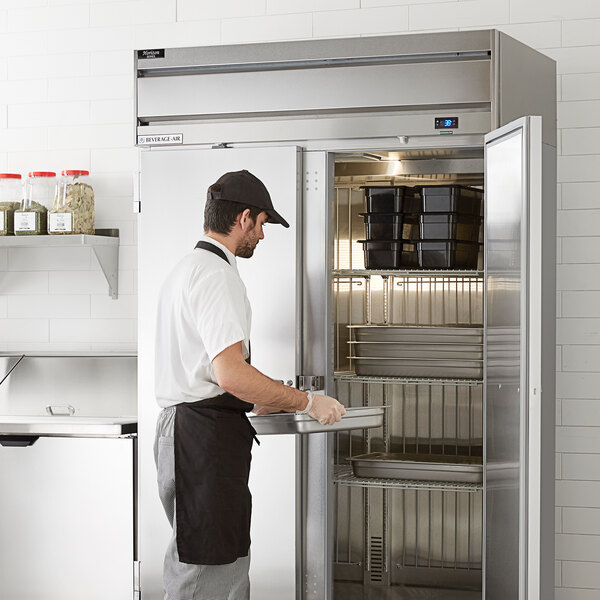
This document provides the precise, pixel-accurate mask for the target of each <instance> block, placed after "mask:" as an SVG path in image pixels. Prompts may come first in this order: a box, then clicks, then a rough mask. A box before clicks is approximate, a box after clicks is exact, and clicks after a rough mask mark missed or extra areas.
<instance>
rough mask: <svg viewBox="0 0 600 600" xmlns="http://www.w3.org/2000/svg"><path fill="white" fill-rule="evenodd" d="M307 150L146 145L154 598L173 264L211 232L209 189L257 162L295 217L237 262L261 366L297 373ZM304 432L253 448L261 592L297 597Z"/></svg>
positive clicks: (148, 477) (143, 358)
mask: <svg viewBox="0 0 600 600" xmlns="http://www.w3.org/2000/svg"><path fill="white" fill-rule="evenodd" d="M300 164H301V154H300V153H299V152H298V149H297V148H295V147H279V148H261V149H192V148H180V149H152V150H151V151H149V152H142V153H141V187H140V191H141V201H142V205H141V207H142V208H141V215H140V220H139V241H138V248H139V271H138V276H139V297H140V299H141V302H140V307H139V320H140V322H139V332H140V333H139V360H140V363H139V367H140V368H139V377H140V378H139V390H140V392H139V393H140V401H139V420H140V463H141V473H140V479H141V481H140V555H141V556H140V560H141V564H142V567H141V580H142V586H141V587H142V592H143V596H144V598H145V599H146V600H155V599H156V600H158V599H162V597H163V592H162V562H163V556H164V551H165V549H166V547H167V542H168V540H169V537H170V531H169V527H168V522H167V519H166V517H165V516H164V514H163V511H162V507H161V505H160V501H159V499H158V493H157V489H156V471H155V466H154V458H153V453H152V445H153V440H154V427H155V423H156V415H157V414H158V410H159V409H158V407H157V405H156V402H155V400H154V327H155V318H156V308H155V307H156V301H157V295H158V292H159V289H160V286H161V283H162V281H163V280H164V278H165V276H166V275H167V273H168V272H169V270H170V269H171V268H172V267H173V266H174V265H175V263H176V262H178V261H179V260H180V259H181V258H182V257H183V256H184V255H185V254H186V253H188V252H190V251H191V250H192V249H193V248H194V246H195V244H196V241H197V240H198V238H199V237H200V236H201V235H202V233H203V211H204V199H205V197H206V189H207V188H208V186H209V185H210V184H212V183H214V182H215V181H216V180H217V179H218V178H219V177H220V176H221V175H222V174H223V173H225V172H228V171H236V170H240V169H248V170H249V171H250V172H252V173H254V174H255V175H256V176H257V177H259V178H260V179H261V180H262V181H263V182H264V183H265V185H266V186H267V188H268V190H269V192H270V194H271V197H272V199H273V204H274V205H275V208H276V210H277V211H278V212H279V213H280V214H281V215H282V216H283V217H284V218H285V219H286V220H287V221H288V222H289V223H290V228H289V229H285V228H284V227H281V226H279V225H267V226H266V227H265V239H264V240H263V241H261V242H260V244H259V246H258V248H257V250H256V252H255V254H254V256H253V257H252V258H251V259H250V260H243V259H238V261H237V264H238V269H239V271H240V274H241V276H242V279H243V280H244V282H245V284H246V288H247V291H248V298H249V300H250V303H251V305H252V312H253V316H252V364H253V365H254V366H255V367H256V368H258V369H259V370H261V371H262V372H263V373H265V374H266V375H268V376H270V377H272V378H273V379H278V380H282V381H283V382H284V383H287V382H290V384H291V383H292V382H294V381H295V377H296V375H297V374H298V372H299V371H298V364H297V362H296V361H297V357H298V356H299V355H300V352H299V340H300V336H299V335H297V331H300V329H299V321H300V317H299V313H298V310H299V307H300V302H299V297H300V293H301V290H300V286H299V284H298V274H299V273H300V272H301V252H300V245H301V244H300V240H301V238H300V236H301V229H300V225H301V219H300V218H298V214H300V213H299V211H301V205H300V201H299V181H300ZM295 443H296V440H295V436H294V435H276V436H269V437H268V438H261V445H260V447H258V446H255V447H254V450H253V460H252V473H251V482H250V488H251V491H252V495H253V518H252V532H251V536H252V549H251V554H252V560H251V569H250V577H251V581H252V598H254V599H260V600H270V599H273V600H292V599H293V598H294V597H295V576H296V567H295V548H296V542H295V506H296V504H295V503H296V495H295V494H296V479H295V478H296V473H295V467H296V464H295Z"/></svg>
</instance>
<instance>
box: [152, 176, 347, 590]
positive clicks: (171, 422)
mask: <svg viewBox="0 0 600 600" xmlns="http://www.w3.org/2000/svg"><path fill="white" fill-rule="evenodd" d="M268 221H269V222H273V223H279V224H281V225H283V226H284V227H289V225H288V223H287V222H286V221H285V219H283V217H281V215H279V213H277V212H276V211H275V209H274V208H273V203H272V202H271V198H270V196H269V192H268V191H267V189H266V187H265V186H264V184H263V183H262V182H261V181H260V180H259V179H258V178H256V177H255V176H254V175H252V174H251V173H249V172H248V171H236V172H231V173H226V174H225V175H223V176H222V177H221V178H220V179H219V180H218V181H217V182H216V183H214V184H213V185H211V186H210V188H209V189H208V194H207V201H206V207H205V211H204V232H205V235H204V236H203V237H202V238H201V240H200V241H199V242H198V244H197V245H196V248H195V250H194V251H193V252H191V253H190V254H188V255H187V256H186V257H184V258H183V260H182V261H181V262H180V263H179V264H178V265H177V266H176V267H175V268H174V269H173V271H172V272H171V273H170V275H169V276H168V277H167V279H166V281H165V283H164V285H163V287H162V290H161V293H160V298H159V305H158V319H157V334H156V397H157V400H158V404H159V405H160V406H161V407H162V409H163V410H162V411H161V413H160V415H159V418H158V423H157V431H156V442H155V459H156V462H157V468H158V484H159V494H160V498H161V501H162V503H163V506H164V509H165V512H166V513H167V517H168V518H169V521H170V523H171V525H172V526H173V536H172V538H171V541H170V543H169V546H168V548H167V552H166V556H165V563H164V574H163V577H164V588H165V593H166V594H165V600H247V599H248V598H249V594H250V585H249V580H248V569H249V565H250V558H249V549H250V513H251V496H250V491H249V490H248V474H249V470H250V460H251V448H252V443H253V439H255V431H254V429H253V427H252V425H251V424H250V422H249V420H248V418H247V416H246V413H247V412H248V411H250V410H254V411H255V412H256V413H257V414H263V413H266V412H274V411H278V410H283V411H288V412H293V411H300V412H302V413H304V414H308V415H310V416H311V417H313V418H314V419H316V420H318V421H319V422H320V423H322V424H333V423H335V422H336V421H339V420H340V419H341V417H342V415H343V414H344V413H345V409H344V407H343V406H342V405H341V404H340V403H339V402H338V401H337V400H335V399H334V398H330V397H328V396H313V395H312V394H311V393H310V392H309V393H305V392H301V391H299V390H296V389H294V388H290V387H287V386H284V385H282V384H281V383H278V382H276V381H273V380H271V379H269V378H268V377H267V376H265V375H263V374H262V373H260V372H259V371H258V370H256V369H255V368H253V367H252V366H250V364H249V357H250V320H251V310H250V305H249V303H248V298H247V296H246V288H245V287H244V284H243V282H242V280H241V279H240V276H239V274H238V271H237V267H236V261H235V257H236V256H239V257H242V258H250V257H251V256H252V254H253V253H254V249H255V248H256V246H257V244H258V242H259V241H260V240H262V239H263V238H264V233H263V225H264V223H266V222H268ZM275 251H276V250H275ZM247 360H248V362H247ZM290 468H291V465H290ZM265 535H267V532H265Z"/></svg>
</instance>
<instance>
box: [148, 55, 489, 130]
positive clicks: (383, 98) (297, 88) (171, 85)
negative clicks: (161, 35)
mask: <svg viewBox="0 0 600 600" xmlns="http://www.w3.org/2000/svg"><path fill="white" fill-rule="evenodd" d="M361 80H362V81H365V82H368V85H357V81H361ZM137 86H138V91H137V93H138V108H137V110H138V120H140V121H142V122H152V121H158V120H161V119H162V120H168V121H176V120H181V119H182V118H186V117H187V118H189V117H193V118H195V119H207V118H214V117H216V116H220V117H225V116H226V117H241V116H245V117H249V116H258V115H261V114H262V115H264V114H266V113H275V114H276V115H280V116H290V115H294V114H295V115H298V114H311V113H348V112H351V111H352V112H354V111H357V110H360V111H361V112H372V111H373V110H381V109H387V110H390V109H394V110H399V109H407V108H411V107H415V106H420V107H423V108H425V107H427V106H430V107H435V106H448V105H451V106H460V105H461V104H463V105H465V104H466V105H480V106H483V107H485V105H486V103H489V102H490V89H491V87H490V61H489V58H488V57H485V58H482V59H480V60H472V61H465V62H460V61H458V62H427V63H420V64H391V65H386V66H353V67H329V68H326V69H322V68H321V69H314V68H312V69H311V68H308V69H293V70H290V69H286V70H280V71H252V72H242V73H239V72H238V73H215V74H212V73H211V74H202V75H173V76H170V77H168V78H166V79H165V78H162V77H145V78H141V79H138V82H137ZM275 89H276V90H277V93H276V94H274V93H273V90H275ZM216 90H218V93H215V92H216ZM249 90H252V93H248V91H249ZM317 91H318V93H315V92H317Z"/></svg>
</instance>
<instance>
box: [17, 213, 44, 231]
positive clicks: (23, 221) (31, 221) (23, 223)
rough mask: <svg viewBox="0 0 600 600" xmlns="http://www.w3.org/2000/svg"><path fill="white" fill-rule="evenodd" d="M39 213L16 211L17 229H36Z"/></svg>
mask: <svg viewBox="0 0 600 600" xmlns="http://www.w3.org/2000/svg"><path fill="white" fill-rule="evenodd" d="M37 215H38V213H35V212H15V231H35V230H36V229H37V227H36V222H37V218H36V217H37Z"/></svg>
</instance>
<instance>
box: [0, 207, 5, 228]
mask: <svg viewBox="0 0 600 600" xmlns="http://www.w3.org/2000/svg"><path fill="white" fill-rule="evenodd" d="M5 215H6V212H5V211H3V210H0V231H4V230H5V229H6V219H5Z"/></svg>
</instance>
